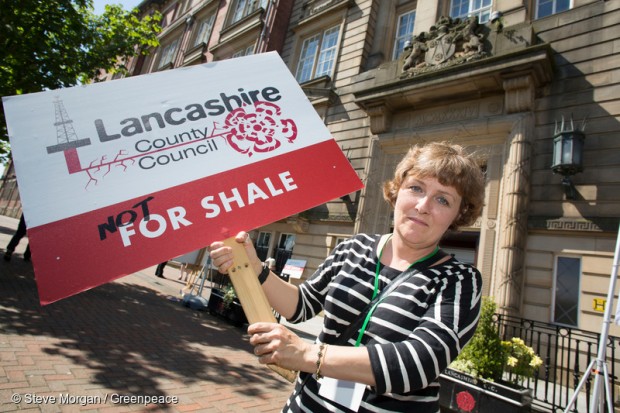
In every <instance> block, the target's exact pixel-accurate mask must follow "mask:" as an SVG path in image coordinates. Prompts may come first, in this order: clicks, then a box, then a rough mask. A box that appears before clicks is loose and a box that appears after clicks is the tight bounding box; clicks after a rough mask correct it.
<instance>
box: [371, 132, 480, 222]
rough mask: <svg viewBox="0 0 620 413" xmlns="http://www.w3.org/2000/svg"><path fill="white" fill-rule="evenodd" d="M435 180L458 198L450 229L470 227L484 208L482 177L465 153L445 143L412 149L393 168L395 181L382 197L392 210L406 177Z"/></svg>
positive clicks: (460, 148)
mask: <svg viewBox="0 0 620 413" xmlns="http://www.w3.org/2000/svg"><path fill="white" fill-rule="evenodd" d="M409 175H412V176H414V177H416V178H435V179H437V180H438V181H439V183H440V184H442V185H445V186H451V187H453V188H455V189H456V191H457V192H458V194H459V195H460V196H461V198H462V200H461V206H460V213H459V215H458V216H457V217H456V219H455V220H454V222H453V223H452V225H451V226H450V228H452V229H454V228H456V227H462V226H469V225H472V224H473V223H474V222H475V221H476V219H478V217H479V216H480V215H481V213H482V207H483V206H484V184H485V183H484V175H483V173H482V170H481V168H480V166H479V165H478V164H477V163H476V162H475V160H474V159H473V157H472V156H471V155H468V154H467V153H466V152H465V149H464V148H463V147H462V146H460V145H456V144H451V143H448V142H431V143H428V144H426V145H415V146H412V147H411V149H409V151H408V152H407V154H406V155H405V156H404V157H403V159H402V160H401V161H400V162H399V163H398V165H397V166H396V170H395V171H394V178H393V179H391V180H390V181H387V182H385V183H384V184H383V197H384V198H385V200H386V201H388V202H389V203H390V204H391V205H392V207H393V206H394V205H395V204H396V198H397V196H398V191H399V190H400V188H401V186H402V184H403V181H404V180H405V177H407V176H409Z"/></svg>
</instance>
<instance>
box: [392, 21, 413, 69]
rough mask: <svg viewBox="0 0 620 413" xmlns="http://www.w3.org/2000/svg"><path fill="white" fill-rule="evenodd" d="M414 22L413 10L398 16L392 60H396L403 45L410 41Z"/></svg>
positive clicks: (403, 47)
mask: <svg viewBox="0 0 620 413" xmlns="http://www.w3.org/2000/svg"><path fill="white" fill-rule="evenodd" d="M414 22H415V10H411V11H408V12H407V13H404V14H401V15H400V16H398V26H397V27H396V38H395V39H394V53H393V54H392V60H396V59H398V57H399V56H400V54H401V53H402V52H403V50H405V43H406V42H407V41H408V40H411V36H412V35H413V24H414Z"/></svg>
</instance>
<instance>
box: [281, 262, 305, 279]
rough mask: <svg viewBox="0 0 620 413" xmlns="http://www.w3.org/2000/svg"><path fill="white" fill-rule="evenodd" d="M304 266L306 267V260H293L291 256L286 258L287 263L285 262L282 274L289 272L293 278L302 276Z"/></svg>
mask: <svg viewBox="0 0 620 413" xmlns="http://www.w3.org/2000/svg"><path fill="white" fill-rule="evenodd" d="M304 268H306V260H293V259H290V258H289V259H288V260H286V264H284V268H283V269H282V274H288V275H289V277H291V278H301V276H302V274H303V273H304Z"/></svg>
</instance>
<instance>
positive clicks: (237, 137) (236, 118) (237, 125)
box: [223, 101, 297, 156]
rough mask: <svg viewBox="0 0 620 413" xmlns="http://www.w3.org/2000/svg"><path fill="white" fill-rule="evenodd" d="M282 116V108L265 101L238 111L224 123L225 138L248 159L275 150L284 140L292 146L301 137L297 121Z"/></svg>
mask: <svg viewBox="0 0 620 413" xmlns="http://www.w3.org/2000/svg"><path fill="white" fill-rule="evenodd" d="M280 114H281V111H280V107H279V106H277V105H274V104H273V103H270V102H263V101H257V102H255V103H254V106H246V107H243V108H238V109H235V110H233V111H232V112H230V113H229V114H228V116H227V117H226V120H225V121H224V127H223V129H224V130H225V133H224V136H225V138H226V140H227V141H228V143H229V144H230V146H231V147H232V148H233V149H235V150H236V151H237V152H240V153H245V154H248V156H252V155H253V154H254V152H270V151H273V150H275V149H277V148H279V147H280V145H281V143H280V141H281V140H283V139H286V140H288V142H289V143H292V142H293V141H294V140H295V138H296V137H297V125H296V124H295V122H293V120H291V119H281V118H280Z"/></svg>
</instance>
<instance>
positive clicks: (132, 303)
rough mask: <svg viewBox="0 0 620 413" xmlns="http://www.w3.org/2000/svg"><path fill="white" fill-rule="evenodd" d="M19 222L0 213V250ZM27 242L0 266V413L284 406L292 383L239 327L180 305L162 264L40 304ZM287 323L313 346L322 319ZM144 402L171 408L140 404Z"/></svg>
mask: <svg viewBox="0 0 620 413" xmlns="http://www.w3.org/2000/svg"><path fill="white" fill-rule="evenodd" d="M17 223H18V220H16V219H12V218H7V217H4V216H0V251H2V252H4V248H5V247H6V244H7V243H8V241H9V239H10V237H11V235H12V234H13V231H14V230H15V228H17ZM26 242H27V240H26V239H23V240H22V242H21V243H20V245H19V247H18V249H17V250H16V252H15V254H14V255H13V258H12V260H11V261H10V262H5V261H4V260H1V259H0V411H2V412H10V411H17V410H20V411H36V412H38V411H41V412H73V411H90V412H99V411H101V412H104V411H106V412H107V411H109V412H117V411H118V412H121V411H122V412H125V411H167V412H188V411H198V412H278V411H280V409H281V407H282V406H283V405H284V403H285V401H286V399H287V397H288V395H289V393H290V391H291V389H292V384H290V383H288V382H287V381H286V380H284V379H282V378H281V377H280V376H278V375H277V374H275V373H273V372H272V371H271V370H269V369H268V368H266V367H265V366H262V365H260V364H258V363H257V362H256V359H255V357H254V356H253V354H252V350H251V346H250V345H249V344H248V337H247V335H246V334H245V327H243V328H237V327H234V326H232V325H230V324H228V323H226V322H225V321H223V320H221V319H218V318H216V317H214V316H211V315H209V314H208V313H206V312H198V311H193V310H191V309H189V308H188V307H185V306H183V305H182V304H181V303H180V302H178V301H177V297H178V293H179V290H180V289H181V288H182V286H183V284H182V283H181V281H178V280H177V278H178V274H179V272H178V270H177V269H176V268H173V267H170V266H168V267H166V269H165V271H164V274H165V276H166V278H165V279H161V278H157V277H155V276H154V275H153V274H154V271H155V267H151V268H147V269H145V270H143V271H140V272H137V273H135V274H132V275H130V276H127V277H125V278H123V279H121V280H118V281H115V282H111V283H109V284H106V285H103V286H101V287H97V288H95V289H92V290H90V291H87V292H84V293H81V294H78V295H76V296H73V297H70V298H67V299H64V300H61V301H59V302H56V303H53V304H50V305H48V306H45V307H41V306H40V305H39V302H38V296H37V291H36V284H35V281H34V274H33V270H32V266H31V264H30V263H29V262H25V261H24V260H23V258H22V253H23V251H24V250H25V247H26ZM35 254H36V253H35ZM203 296H205V297H208V292H207V293H206V294H203ZM284 324H286V323H284ZM287 326H289V327H290V328H291V329H293V330H294V331H296V332H298V333H299V334H300V335H301V336H302V337H304V338H306V339H308V340H312V339H313V337H314V336H315V334H316V333H317V332H318V330H319V328H320V319H317V320H313V321H311V322H308V323H304V324H303V325H301V326H290V325H288V324H287ZM149 397H150V398H158V399H160V400H164V401H167V402H164V403H151V404H148V405H145V404H144V403H143V401H146V398H149ZM131 398H133V400H132V399H131Z"/></svg>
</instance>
